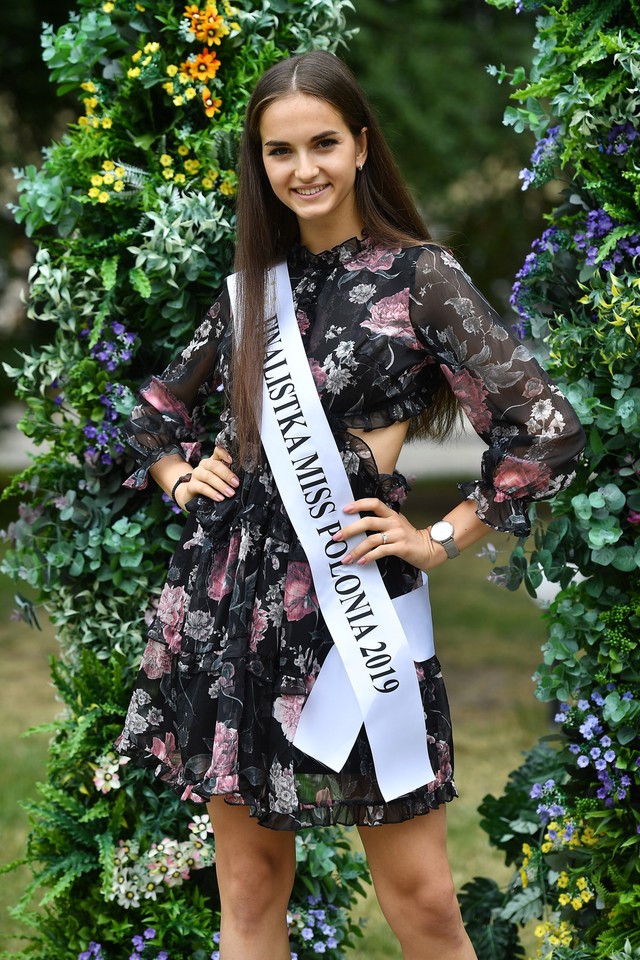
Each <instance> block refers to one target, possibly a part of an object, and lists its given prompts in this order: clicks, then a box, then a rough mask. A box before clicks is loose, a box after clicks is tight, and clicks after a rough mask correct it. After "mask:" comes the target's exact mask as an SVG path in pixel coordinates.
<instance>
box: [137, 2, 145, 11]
mask: <svg viewBox="0 0 640 960" xmlns="http://www.w3.org/2000/svg"><path fill="white" fill-rule="evenodd" d="M146 9H147V8H146V7H143V6H142V4H141V3H136V10H139V11H140V13H144V12H145V10H146Z"/></svg>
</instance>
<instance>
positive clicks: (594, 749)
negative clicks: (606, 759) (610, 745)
mask: <svg viewBox="0 0 640 960" xmlns="http://www.w3.org/2000/svg"><path fill="white" fill-rule="evenodd" d="M600 752H601V751H600V747H591V750H589V754H590V756H591V758H592V759H593V760H597V759H598V757H599V756H600Z"/></svg>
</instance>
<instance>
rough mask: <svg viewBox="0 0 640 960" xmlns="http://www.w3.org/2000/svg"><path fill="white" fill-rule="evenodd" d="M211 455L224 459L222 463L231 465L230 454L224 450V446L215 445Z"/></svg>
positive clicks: (217, 458)
mask: <svg viewBox="0 0 640 960" xmlns="http://www.w3.org/2000/svg"><path fill="white" fill-rule="evenodd" d="M212 457H214V458H215V459H216V460H222V461H224V463H226V464H227V465H228V466H231V463H232V462H233V461H232V458H231V454H230V453H229V451H228V450H225V448H224V447H216V448H215V449H214V451H213V453H212Z"/></svg>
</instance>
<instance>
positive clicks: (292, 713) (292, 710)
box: [273, 695, 306, 741]
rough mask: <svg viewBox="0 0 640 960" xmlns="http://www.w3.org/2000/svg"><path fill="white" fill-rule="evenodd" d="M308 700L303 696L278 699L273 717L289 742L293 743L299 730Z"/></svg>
mask: <svg viewBox="0 0 640 960" xmlns="http://www.w3.org/2000/svg"><path fill="white" fill-rule="evenodd" d="M305 700H306V697H305V696H302V695H295V696H293V695H289V696H282V697H278V698H277V700H276V701H275V702H274V704H273V716H274V717H275V719H276V720H277V721H278V723H279V724H280V725H281V727H282V732H283V733H284V735H285V737H286V738H287V740H289V741H292V740H293V738H294V737H295V735H296V730H297V729H298V720H299V719H300V714H301V713H302V706H303V704H304V702H305Z"/></svg>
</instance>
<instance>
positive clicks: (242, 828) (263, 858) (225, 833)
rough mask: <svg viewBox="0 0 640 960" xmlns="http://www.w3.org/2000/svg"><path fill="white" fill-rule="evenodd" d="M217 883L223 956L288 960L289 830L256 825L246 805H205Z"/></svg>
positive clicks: (219, 801) (291, 867)
mask: <svg viewBox="0 0 640 960" xmlns="http://www.w3.org/2000/svg"><path fill="white" fill-rule="evenodd" d="M208 809H209V816H210V818H211V824H212V826H213V833H214V837H215V844H216V873H217V877H218V886H219V888H220V904H221V907H220V909H221V921H220V958H221V960H289V958H290V957H291V951H290V949H289V937H288V934H287V920H286V917H287V906H288V904H289V897H290V896H291V888H292V887H293V881H294V877H295V868H296V863H295V840H294V834H293V832H290V831H286V832H284V831H279V830H268V829H266V828H265V827H260V826H258V824H257V822H256V821H255V820H254V819H253V818H251V817H250V816H249V811H248V809H247V807H242V806H232V805H231V804H228V803H225V801H224V800H223V799H222V797H215V798H214V799H213V800H212V801H211V802H210V803H209V804H208Z"/></svg>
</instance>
